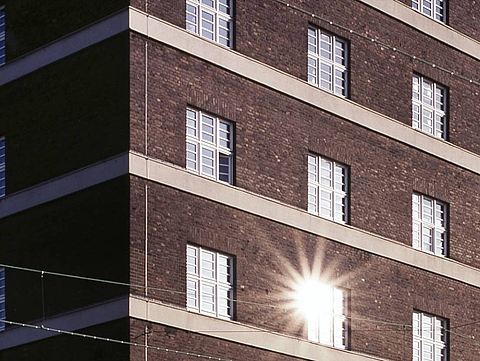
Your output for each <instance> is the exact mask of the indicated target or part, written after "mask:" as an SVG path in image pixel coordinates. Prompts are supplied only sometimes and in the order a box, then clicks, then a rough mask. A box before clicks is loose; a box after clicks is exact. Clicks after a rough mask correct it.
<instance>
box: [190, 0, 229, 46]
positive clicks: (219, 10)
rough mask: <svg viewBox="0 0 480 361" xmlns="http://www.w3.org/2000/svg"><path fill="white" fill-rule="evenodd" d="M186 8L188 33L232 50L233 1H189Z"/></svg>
mask: <svg viewBox="0 0 480 361" xmlns="http://www.w3.org/2000/svg"><path fill="white" fill-rule="evenodd" d="M186 6H187V8H186V27H187V30H188V31H191V32H192V33H195V34H198V35H200V36H201V37H203V38H206V39H209V40H212V41H215V42H217V43H219V44H221V45H225V46H227V47H229V48H232V43H233V41H232V39H233V0H187V2H186Z"/></svg>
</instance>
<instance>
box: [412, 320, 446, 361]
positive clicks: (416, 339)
mask: <svg viewBox="0 0 480 361" xmlns="http://www.w3.org/2000/svg"><path fill="white" fill-rule="evenodd" d="M446 323H447V322H446V320H445V319H443V318H440V317H437V316H433V315H429V314H426V313H423V312H418V311H414V312H413V361H447V339H446V338H447V335H446V331H445V330H446Z"/></svg>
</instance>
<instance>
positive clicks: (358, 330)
mask: <svg viewBox="0 0 480 361" xmlns="http://www.w3.org/2000/svg"><path fill="white" fill-rule="evenodd" d="M1 267H3V268H7V269H8V268H12V269H16V270H22V271H27V272H34V273H40V274H42V275H44V274H45V275H54V276H58V277H66V278H73V279H80V280H86V281H92V282H99V283H106V284H114V285H121V286H125V287H135V288H142V289H143V288H145V286H140V285H134V284H129V283H124V282H117V281H110V280H104V279H100V278H92V277H84V276H77V275H71V274H66V273H59V272H50V271H44V270H38V269H33V268H27V267H20V266H12V265H7V264H4V263H0V268H1ZM148 289H151V290H158V291H163V292H169V293H175V294H183V295H185V294H186V292H183V291H174V290H170V289H165V288H156V287H148ZM229 300H230V301H232V302H236V303H243V304H250V305H256V306H262V307H269V308H276V309H282V310H287V309H286V308H285V307H283V306H278V305H273V304H268V303H260V302H250V301H241V300H235V299H229ZM346 319H348V320H350V321H365V322H370V323H375V324H380V325H384V326H394V327H399V328H401V329H399V330H385V329H383V330H378V329H352V330H351V331H353V332H365V331H372V332H373V331H392V332H395V331H396V332H404V331H405V330H406V329H412V328H413V326H412V325H410V324H403V323H397V322H391V321H383V320H378V319H373V318H364V317H353V316H347V317H346ZM1 322H5V323H12V324H13V321H5V320H0V323H1ZM475 323H480V320H479V321H474V322H470V323H468V324H464V325H459V326H456V327H463V326H467V325H470V324H475ZM15 324H16V323H15ZM37 327H40V326H37ZM456 327H455V328H456ZM204 331H205V330H204ZM66 332H68V331H66ZM205 332H208V331H205ZM211 332H222V331H221V330H213V331H211ZM243 332H268V331H267V330H258V331H253V330H252V331H243ZM445 332H449V333H450V334H452V335H455V336H459V337H462V338H464V339H467V340H471V341H473V342H475V343H480V341H477V340H476V338H475V336H473V335H463V334H460V333H457V332H454V331H452V330H451V329H445Z"/></svg>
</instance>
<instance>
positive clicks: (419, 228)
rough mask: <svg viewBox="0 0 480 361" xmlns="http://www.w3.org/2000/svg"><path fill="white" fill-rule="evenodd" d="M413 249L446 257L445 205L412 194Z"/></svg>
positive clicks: (432, 199)
mask: <svg viewBox="0 0 480 361" xmlns="http://www.w3.org/2000/svg"><path fill="white" fill-rule="evenodd" d="M412 219H413V226H412V230H413V235H412V238H413V248H416V249H419V250H422V251H423V252H428V253H433V254H435V255H437V256H441V257H446V256H447V251H448V240H447V233H448V232H447V231H448V227H447V204H446V203H443V202H440V201H438V200H436V199H434V198H430V197H427V196H424V195H422V194H418V193H413V196H412Z"/></svg>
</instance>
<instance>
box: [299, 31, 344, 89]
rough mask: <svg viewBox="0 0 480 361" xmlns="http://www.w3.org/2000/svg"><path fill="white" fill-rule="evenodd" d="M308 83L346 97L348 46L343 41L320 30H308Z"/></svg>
mask: <svg viewBox="0 0 480 361" xmlns="http://www.w3.org/2000/svg"><path fill="white" fill-rule="evenodd" d="M308 82H309V83H310V84H313V85H315V86H317V87H319V88H321V89H324V90H326V91H328V92H330V93H333V94H336V95H339V96H342V97H347V95H348V46H347V41H346V40H345V39H342V38H340V37H338V36H336V35H333V34H331V33H328V32H325V31H323V30H322V29H318V28H314V27H309V28H308Z"/></svg>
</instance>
